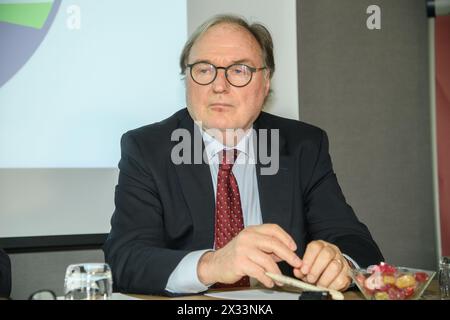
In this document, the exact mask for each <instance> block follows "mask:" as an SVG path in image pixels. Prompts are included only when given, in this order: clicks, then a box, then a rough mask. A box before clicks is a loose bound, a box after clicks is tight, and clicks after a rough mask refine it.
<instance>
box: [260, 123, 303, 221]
mask: <svg viewBox="0 0 450 320" xmlns="http://www.w3.org/2000/svg"><path fill="white" fill-rule="evenodd" d="M254 128H255V129H256V133H257V136H258V139H257V141H258V143H259V139H260V129H267V130H269V129H274V128H271V127H270V124H268V123H266V121H265V119H264V114H262V115H261V116H260V117H259V118H258V120H257V121H256V122H255V126H254ZM268 137H269V138H270V132H269V134H268ZM267 141H268V145H269V148H270V146H271V145H272V144H271V143H270V139H268V140H267ZM279 142H280V143H279V152H280V153H279V154H280V158H279V161H280V162H279V165H280V166H279V170H278V172H277V173H276V174H274V175H263V174H262V172H261V169H262V168H264V165H263V164H262V163H261V159H260V154H259V151H260V150H259V145H258V149H257V150H258V155H257V159H258V160H257V164H256V176H257V180H258V189H259V201H260V206H261V213H262V218H263V223H275V224H278V225H280V226H281V227H282V228H283V229H284V230H289V228H290V225H291V216H292V212H291V208H292V200H293V199H292V196H293V191H292V190H293V186H292V185H293V176H292V172H295V171H294V170H293V159H292V157H291V156H290V155H289V154H288V153H287V148H286V140H285V138H284V137H283V136H282V135H281V132H280V140H279ZM273 151H275V152H276V151H277V150H271V149H269V154H272V152H273Z"/></svg>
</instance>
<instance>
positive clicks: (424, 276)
mask: <svg viewBox="0 0 450 320" xmlns="http://www.w3.org/2000/svg"><path fill="white" fill-rule="evenodd" d="M414 278H415V279H416V281H417V282H425V281H427V280H428V275H427V274H426V273H425V272H416V274H414Z"/></svg>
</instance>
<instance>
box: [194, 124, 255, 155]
mask: <svg viewBox="0 0 450 320" xmlns="http://www.w3.org/2000/svg"><path fill="white" fill-rule="evenodd" d="M194 123H195V122H194ZM195 124H196V125H197V126H198V128H199V129H200V132H201V134H202V138H203V142H204V144H205V151H206V154H207V156H208V162H210V163H211V159H213V158H214V157H215V156H216V155H217V154H218V153H219V152H221V151H222V150H223V149H225V150H229V149H236V150H238V151H239V154H240V153H243V154H245V155H246V157H247V158H249V159H253V152H250V146H252V145H253V143H252V142H253V130H252V129H249V130H248V131H247V132H246V133H245V135H244V137H243V138H242V139H241V140H240V141H239V142H238V144H237V145H236V146H235V147H228V146H225V145H223V144H222V143H221V142H219V141H218V140H216V139H215V138H214V137H212V136H211V135H210V134H209V133H207V132H206V131H205V130H203V128H201V127H200V126H199V125H198V124H197V123H195Z"/></svg>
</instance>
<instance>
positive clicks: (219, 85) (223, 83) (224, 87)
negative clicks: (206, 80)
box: [212, 69, 230, 92]
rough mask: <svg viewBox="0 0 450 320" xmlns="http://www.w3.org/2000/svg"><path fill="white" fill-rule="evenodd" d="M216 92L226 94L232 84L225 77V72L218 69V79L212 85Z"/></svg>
mask: <svg viewBox="0 0 450 320" xmlns="http://www.w3.org/2000/svg"><path fill="white" fill-rule="evenodd" d="M212 88H213V90H214V92H225V91H228V89H229V88H230V83H229V82H228V80H227V77H226V75H225V70H223V69H218V70H217V76H216V79H214V81H213V83H212Z"/></svg>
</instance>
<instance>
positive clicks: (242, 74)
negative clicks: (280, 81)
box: [186, 62, 266, 88]
mask: <svg viewBox="0 0 450 320" xmlns="http://www.w3.org/2000/svg"><path fill="white" fill-rule="evenodd" d="M186 67H187V68H189V69H190V70H191V72H190V74H191V78H192V80H194V81H195V82H196V83H197V84H199V85H202V86H206V85H208V84H210V83H213V82H214V80H216V78H217V70H219V69H223V70H225V78H226V79H227V81H228V82H229V83H230V84H231V85H232V86H234V87H238V88H240V87H245V86H246V85H248V84H249V83H250V81H252V78H253V73H255V72H258V71H261V70H264V69H266V67H262V68H253V67H249V66H247V65H245V64H240V63H238V64H232V65H231V66H228V67H226V68H225V67H216V66H215V65H213V64H211V63H208V62H196V63H192V64H188V65H187V66H186Z"/></svg>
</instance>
